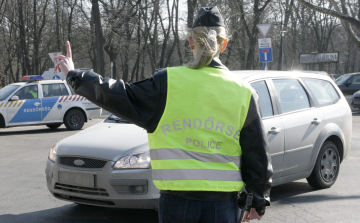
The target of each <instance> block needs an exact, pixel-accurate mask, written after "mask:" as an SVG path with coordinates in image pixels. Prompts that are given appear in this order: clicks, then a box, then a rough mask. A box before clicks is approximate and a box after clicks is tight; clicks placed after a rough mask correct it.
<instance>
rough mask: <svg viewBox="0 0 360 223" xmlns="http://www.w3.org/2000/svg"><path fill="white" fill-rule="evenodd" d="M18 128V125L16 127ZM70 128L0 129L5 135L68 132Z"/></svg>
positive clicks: (0, 133)
mask: <svg viewBox="0 0 360 223" xmlns="http://www.w3.org/2000/svg"><path fill="white" fill-rule="evenodd" d="M15 128H16V127H15ZM68 131H69V130H67V129H66V128H63V129H48V128H44V129H34V130H28V129H27V130H22V131H21V130H20V131H6V130H5V131H4V130H1V131H0V135H1V136H4V135H31V134H43V133H58V132H68Z"/></svg>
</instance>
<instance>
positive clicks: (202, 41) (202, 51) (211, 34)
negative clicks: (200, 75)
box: [186, 26, 227, 69]
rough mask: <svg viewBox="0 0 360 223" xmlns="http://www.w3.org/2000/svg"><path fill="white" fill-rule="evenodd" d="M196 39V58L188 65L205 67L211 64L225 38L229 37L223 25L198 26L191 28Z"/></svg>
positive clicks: (196, 67) (192, 35) (191, 32)
mask: <svg viewBox="0 0 360 223" xmlns="http://www.w3.org/2000/svg"><path fill="white" fill-rule="evenodd" d="M189 34H190V36H191V37H192V39H193V40H194V44H195V50H198V51H199V52H196V53H195V54H194V60H193V61H191V62H189V63H188V64H187V65H186V66H187V67H189V68H193V69H198V68H202V67H205V66H207V65H209V64H210V62H211V61H212V59H213V58H214V56H219V55H220V51H221V47H222V45H223V43H224V40H225V39H227V33H226V29H225V28H224V27H222V26H197V27H195V28H193V29H191V30H190V33H189Z"/></svg>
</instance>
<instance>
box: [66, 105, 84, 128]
mask: <svg viewBox="0 0 360 223" xmlns="http://www.w3.org/2000/svg"><path fill="white" fill-rule="evenodd" d="M84 123H85V116H84V114H83V113H82V112H81V111H80V110H77V109H72V110H70V111H68V112H67V113H66V115H65V118H64V124H65V126H66V128H67V129H68V130H79V129H81V128H82V127H83V126H84Z"/></svg>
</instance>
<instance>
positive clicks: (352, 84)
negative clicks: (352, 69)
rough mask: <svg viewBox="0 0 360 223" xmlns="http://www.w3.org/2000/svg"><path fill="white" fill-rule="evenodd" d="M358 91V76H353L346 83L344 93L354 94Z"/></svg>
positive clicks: (359, 83) (359, 82) (359, 85)
mask: <svg viewBox="0 0 360 223" xmlns="http://www.w3.org/2000/svg"><path fill="white" fill-rule="evenodd" d="M358 90H360V74H357V75H353V76H352V77H351V78H350V79H349V80H348V81H347V82H346V83H345V88H344V93H347V94H354V93H355V92H357V91H358Z"/></svg>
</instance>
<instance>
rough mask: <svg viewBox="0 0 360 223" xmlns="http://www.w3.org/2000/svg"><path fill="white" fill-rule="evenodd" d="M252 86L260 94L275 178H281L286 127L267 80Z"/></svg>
mask: <svg viewBox="0 0 360 223" xmlns="http://www.w3.org/2000/svg"><path fill="white" fill-rule="evenodd" d="M251 86H252V87H253V88H254V89H255V90H256V91H257V92H258V94H259V102H260V109H261V114H262V121H263V124H264V128H265V131H266V136H267V138H268V140H269V144H270V154H271V161H272V166H273V171H274V174H273V178H274V179H275V178H278V177H280V176H281V174H282V171H283V159H284V127H283V122H282V119H281V117H279V116H278V115H277V109H276V106H273V104H274V102H275V99H274V98H273V95H272V94H270V92H271V91H269V85H268V83H267V81H265V80H259V81H255V82H252V83H251ZM270 89H271V88H270Z"/></svg>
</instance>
